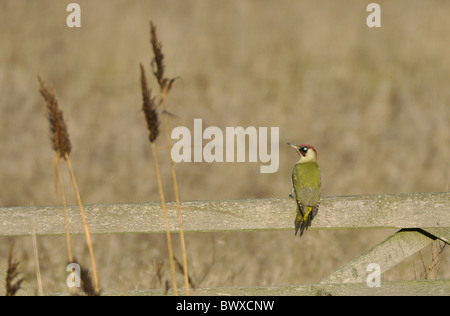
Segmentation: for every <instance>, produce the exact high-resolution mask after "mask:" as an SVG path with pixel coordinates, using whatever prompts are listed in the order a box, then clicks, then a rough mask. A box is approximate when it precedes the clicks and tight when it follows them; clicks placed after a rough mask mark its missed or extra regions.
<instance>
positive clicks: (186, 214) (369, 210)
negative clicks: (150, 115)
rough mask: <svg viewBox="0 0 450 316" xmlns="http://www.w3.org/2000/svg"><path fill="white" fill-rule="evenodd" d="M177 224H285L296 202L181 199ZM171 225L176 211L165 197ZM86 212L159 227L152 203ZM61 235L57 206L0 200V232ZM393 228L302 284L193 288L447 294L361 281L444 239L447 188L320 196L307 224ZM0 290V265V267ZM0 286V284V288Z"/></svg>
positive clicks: (113, 226) (106, 229)
mask: <svg viewBox="0 0 450 316" xmlns="http://www.w3.org/2000/svg"><path fill="white" fill-rule="evenodd" d="M181 206H182V211H183V222H184V231H185V232H189V231H196V232H214V231H242V230H245V231H257V230H292V216H293V214H294V212H295V206H294V204H293V202H292V201H291V200H290V199H287V198H283V199H282V198H274V199H254V200H231V201H190V202H183V203H182V205H181ZM168 212H169V220H170V223H171V224H172V225H173V226H171V230H172V231H177V226H176V225H177V223H178V219H177V212H176V208H175V204H174V203H168ZM68 213H69V221H70V229H71V233H74V234H83V233H84V229H83V226H82V221H81V218H80V217H79V212H78V209H77V208H76V207H75V206H70V207H69V208H68ZM85 213H86V217H87V220H88V222H89V228H90V231H91V233H93V234H106V233H108V234H110V233H161V232H164V220H163V217H162V216H163V215H162V211H161V205H160V204H159V203H131V204H111V205H87V206H85ZM33 226H34V230H35V233H36V235H63V234H65V231H64V218H63V213H62V209H61V207H60V206H46V207H9V208H0V236H26V235H31V232H32V227H33ZM349 228H357V229H367V228H397V229H398V231H397V232H396V233H395V234H393V235H392V236H390V237H389V238H387V239H386V240H384V241H383V242H381V243H380V244H378V245H376V246H375V247H373V248H372V249H370V250H368V251H367V252H365V253H364V254H362V255H361V256H359V257H358V258H356V259H355V260H353V261H352V262H350V263H349V264H347V265H345V266H343V267H342V268H340V269H339V270H337V271H336V272H334V273H333V274H331V275H330V276H328V277H326V278H325V279H323V280H322V281H320V282H319V283H318V284H313V285H308V286H284V287H255V288H214V289H197V290H194V291H192V293H191V294H193V295H220V294H223V295H233V294H235V295H319V294H327V295H328V294H331V295H339V294H347V295H352V294H355V295H361V294H368V295H371V294H374V295H377V294H399V295H402V294H411V295H414V294H420V295H422V294H446V295H450V280H438V281H398V282H385V283H383V285H382V287H381V289H380V288H369V287H368V286H367V284H366V278H367V274H368V272H367V265H368V264H369V263H372V262H375V263H378V264H379V265H380V268H381V272H384V271H386V270H388V269H390V268H391V267H393V266H394V265H396V264H397V263H399V262H401V261H403V260H404V259H406V258H407V257H409V256H410V255H412V254H414V253H415V252H417V251H419V250H420V249H422V248H423V247H425V246H427V245H429V244H430V243H431V242H433V241H434V240H436V239H440V240H442V241H444V242H446V243H450V193H415V194H393V195H364V196H342V197H324V198H323V199H322V201H321V209H320V212H319V215H318V216H317V218H316V219H315V220H314V222H313V225H312V227H311V228H310V229H349ZM0 280H1V281H0V291H1V290H2V288H3V287H2V284H1V282H3V280H4V271H3V272H2V270H0ZM0 294H1V292H0ZM104 294H111V295H119V294H132V295H161V294H162V292H161V291H158V290H148V291H135V292H125V293H122V292H111V293H104Z"/></svg>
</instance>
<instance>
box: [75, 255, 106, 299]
mask: <svg viewBox="0 0 450 316" xmlns="http://www.w3.org/2000/svg"><path fill="white" fill-rule="evenodd" d="M69 263H70V262H69ZM73 263H76V264H78V265H79V266H80V280H81V288H82V289H83V292H84V293H85V294H86V295H87V296H100V295H101V293H100V291H96V290H95V286H94V282H93V281H92V277H91V272H90V271H89V269H87V268H84V267H83V266H82V265H81V264H80V263H79V262H78V260H77V258H75V257H74V258H73Z"/></svg>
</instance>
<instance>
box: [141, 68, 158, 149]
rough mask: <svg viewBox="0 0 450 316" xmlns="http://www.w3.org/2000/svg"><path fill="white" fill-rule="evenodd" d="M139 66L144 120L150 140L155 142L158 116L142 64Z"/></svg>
mask: <svg viewBox="0 0 450 316" xmlns="http://www.w3.org/2000/svg"><path fill="white" fill-rule="evenodd" d="M140 66H141V88H142V110H143V111H144V114H145V120H146V121H147V127H148V130H149V136H148V138H149V139H150V142H152V143H153V142H155V140H156V138H157V137H158V135H159V124H160V121H159V118H158V112H157V111H156V104H155V98H152V97H151V91H150V90H149V89H148V87H147V79H146V77H145V70H144V66H142V64H140Z"/></svg>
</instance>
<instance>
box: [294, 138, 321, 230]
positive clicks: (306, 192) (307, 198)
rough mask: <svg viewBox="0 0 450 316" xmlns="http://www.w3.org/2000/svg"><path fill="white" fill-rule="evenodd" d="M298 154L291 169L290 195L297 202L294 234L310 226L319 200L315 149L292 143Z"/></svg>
mask: <svg viewBox="0 0 450 316" xmlns="http://www.w3.org/2000/svg"><path fill="white" fill-rule="evenodd" d="M288 145H289V146H291V147H293V148H294V149H295V150H296V151H297V153H298V154H299V156H300V160H299V161H298V162H297V163H296V164H295V166H294V170H292V193H291V195H290V197H291V198H293V199H294V200H295V201H296V202H297V216H296V217H295V235H297V232H298V230H299V229H300V236H302V235H303V231H304V230H305V229H308V227H309V226H311V222H312V220H313V219H314V217H315V216H316V215H317V212H318V211H319V200H320V186H321V184H320V170H319V164H318V163H317V151H316V149H315V148H314V147H313V146H310V145H293V144H291V143H288Z"/></svg>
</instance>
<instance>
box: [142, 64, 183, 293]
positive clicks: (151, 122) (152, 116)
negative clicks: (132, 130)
mask: <svg viewBox="0 0 450 316" xmlns="http://www.w3.org/2000/svg"><path fill="white" fill-rule="evenodd" d="M140 68H141V90H142V101H143V104H142V110H143V111H144V115H145V120H146V121H147V127H148V130H149V140H150V143H151V144H152V152H153V161H154V162H155V169H156V179H157V181H158V190H159V197H160V199H161V204H162V208H163V213H164V221H165V226H166V238H167V248H168V251H169V261H170V270H171V273H172V283H173V290H174V294H175V295H176V296H177V295H178V289H177V282H176V274H175V263H174V262H173V249H172V238H171V235H170V227H169V218H168V215H167V207H166V202H165V198H164V192H163V189H162V181H161V174H160V171H159V163H158V155H157V150H156V145H155V141H156V138H157V137H158V135H159V119H158V113H157V112H156V105H155V99H154V98H152V97H151V91H150V90H149V89H148V87H147V79H146V77H145V70H144V66H142V64H140Z"/></svg>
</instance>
